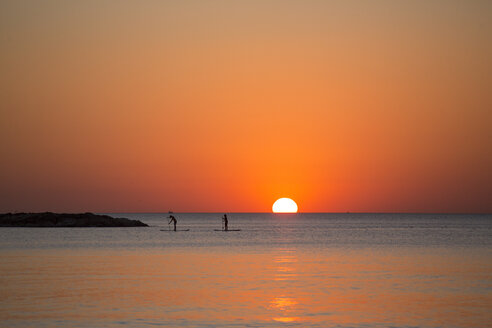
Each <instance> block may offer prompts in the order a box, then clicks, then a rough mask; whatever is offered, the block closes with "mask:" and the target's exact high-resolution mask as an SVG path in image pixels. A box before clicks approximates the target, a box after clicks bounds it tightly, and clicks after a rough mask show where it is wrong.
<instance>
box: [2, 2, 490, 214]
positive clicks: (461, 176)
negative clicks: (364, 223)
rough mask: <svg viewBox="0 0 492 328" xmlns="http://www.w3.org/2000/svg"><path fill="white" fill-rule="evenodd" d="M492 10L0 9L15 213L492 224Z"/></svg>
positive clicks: (274, 5) (328, 6)
mask: <svg viewBox="0 0 492 328" xmlns="http://www.w3.org/2000/svg"><path fill="white" fill-rule="evenodd" d="M491 31H492V1H452V0H446V1H306V0H302V1H289V0H282V1H265V0H262V1H203V0H199V1H17V0H15V1H5V0H3V1H0V49H1V51H0V72H1V74H0V154H1V161H0V211H2V212H5V211H44V210H51V211H96V212H105V211H109V212H112V211H137V212H138V211H167V210H169V209H172V210H174V211H218V212H233V211H247V212H250V211H270V210H271V205H272V204H273V202H274V201H275V200H276V199H277V198H279V197H291V198H292V199H294V200H295V201H296V202H297V203H298V205H299V210H300V211H303V212H339V211H341V212H345V211H353V212H492V88H491V86H492V60H491V58H492V33H491Z"/></svg>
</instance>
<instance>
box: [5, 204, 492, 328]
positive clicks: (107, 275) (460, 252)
mask: <svg viewBox="0 0 492 328" xmlns="http://www.w3.org/2000/svg"><path fill="white" fill-rule="evenodd" d="M110 215H111V216H114V217H126V218H130V219H139V220H141V221H143V222H145V223H147V224H149V225H150V227H144V228H142V227H139V228H0V327H159V326H163V327H367V328H370V327H402V328H403V327H405V328H407V327H492V215H439V214H349V213H347V214H324V213H319V214H318V213H316V214H315V213H310V214H303V213H299V214H267V213H229V214H228V217H229V229H240V231H229V232H223V231H214V230H215V229H218V230H221V229H222V222H221V217H222V215H223V213H175V214H174V215H175V217H176V218H177V220H178V226H177V227H178V229H190V230H189V231H177V232H174V231H170V226H169V225H168V219H167V218H166V217H167V216H168V214H167V213H152V214H147V213H142V214H137V213H114V214H110Z"/></svg>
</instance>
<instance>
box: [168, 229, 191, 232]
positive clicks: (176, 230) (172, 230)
mask: <svg viewBox="0 0 492 328" xmlns="http://www.w3.org/2000/svg"><path fill="white" fill-rule="evenodd" d="M161 231H171V232H178V231H190V229H177V230H176V231H174V230H164V229H161Z"/></svg>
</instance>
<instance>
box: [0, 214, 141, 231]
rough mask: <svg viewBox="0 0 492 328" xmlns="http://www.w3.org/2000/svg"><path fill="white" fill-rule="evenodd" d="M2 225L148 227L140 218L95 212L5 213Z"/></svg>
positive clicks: (0, 215) (0, 219)
mask: <svg viewBox="0 0 492 328" xmlns="http://www.w3.org/2000/svg"><path fill="white" fill-rule="evenodd" d="M0 227H46V228H49V227H54V228H58V227H60V228H61V227H73V228H75V227H81V228H82V227H148V225H147V224H145V223H143V222H141V221H139V220H130V219H125V218H113V217H111V216H108V215H98V214H93V213H52V212H44V213H5V214H0Z"/></svg>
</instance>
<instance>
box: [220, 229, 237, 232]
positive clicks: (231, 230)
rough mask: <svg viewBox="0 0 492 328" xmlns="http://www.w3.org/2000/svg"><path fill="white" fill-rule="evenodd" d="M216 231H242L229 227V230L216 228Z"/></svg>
mask: <svg viewBox="0 0 492 328" xmlns="http://www.w3.org/2000/svg"><path fill="white" fill-rule="evenodd" d="M214 231H225V232H227V231H241V229H229V230H222V229H214Z"/></svg>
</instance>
